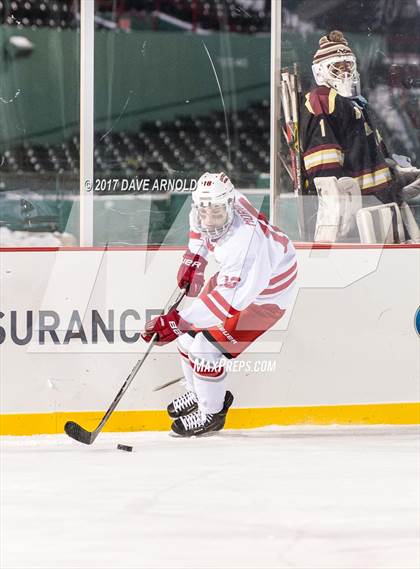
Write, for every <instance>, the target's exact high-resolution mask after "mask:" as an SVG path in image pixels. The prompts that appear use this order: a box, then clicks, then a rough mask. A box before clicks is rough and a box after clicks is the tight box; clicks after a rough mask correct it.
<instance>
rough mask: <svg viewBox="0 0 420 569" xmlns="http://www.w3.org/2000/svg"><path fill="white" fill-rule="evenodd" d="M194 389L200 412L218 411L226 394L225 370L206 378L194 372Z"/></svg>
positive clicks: (210, 412)
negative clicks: (215, 376) (218, 374)
mask: <svg viewBox="0 0 420 569" xmlns="http://www.w3.org/2000/svg"><path fill="white" fill-rule="evenodd" d="M194 391H195V393H196V394H197V397H198V408H199V409H200V411H201V412H202V413H205V414H206V415H208V414H213V413H218V412H219V411H221V410H222V408H223V403H224V400H225V394H226V371H225V370H224V369H223V372H222V374H221V375H220V377H217V378H211V379H210V378H208V377H203V376H202V375H199V374H197V373H194Z"/></svg>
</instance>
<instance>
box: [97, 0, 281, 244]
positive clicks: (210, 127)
mask: <svg viewBox="0 0 420 569" xmlns="http://www.w3.org/2000/svg"><path fill="white" fill-rule="evenodd" d="M108 4H110V3H108ZM114 4H115V9H114V10H113V11H112V10H111V11H107V10H106V9H105V8H104V6H103V3H101V2H97V3H96V21H97V26H96V31H95V122H94V129H95V148H94V179H95V191H94V245H96V246H103V245H106V244H107V245H113V246H130V245H184V244H186V242H187V236H188V213H189V209H190V200H191V198H190V191H191V189H192V188H194V187H195V182H196V180H197V179H198V178H199V177H200V176H201V174H203V173H204V172H206V171H212V172H220V171H224V172H226V173H227V174H228V175H229V176H230V177H231V179H232V181H233V183H234V184H235V185H236V187H237V188H238V189H246V190H250V191H251V193H250V194H249V196H248V197H249V198H250V199H251V200H252V201H253V203H254V204H255V205H256V207H257V208H258V209H262V210H263V211H265V213H266V214H268V213H269V211H268V208H269V171H270V33H269V30H270V16H269V13H268V12H267V11H266V9H265V3H264V2H255V3H254V6H251V7H250V9H248V10H245V9H243V10H242V12H238V13H237V14H236V15H235V14H233V13H232V12H231V10H230V9H229V7H228V6H227V5H226V6H225V7H224V9H223V10H219V12H217V11H214V10H213V8H214V6H213V4H216V3H209V4H210V5H211V10H210V12H209V13H207V12H205V11H203V10H204V8H203V6H204V4H205V3H201V2H198V3H197V4H198V5H199V10H198V12H197V13H196V14H193V13H192V11H191V10H190V11H188V10H187V11H182V10H180V11H178V12H177V11H176V10H178V8H179V6H182V5H184V7H185V6H187V7H188V5H190V3H185V2H184V3H183V2H181V3H178V4H179V6H178V8H176V7H175V3H168V2H161V9H162V11H166V10H169V8H170V6H169V4H172V5H173V6H172V8H173V10H175V12H174V13H173V14H172V15H173V18H174V19H173V20H171V21H170V22H169V21H168V18H164V17H159V16H158V15H157V14H156V13H153V12H152V11H151V10H150V9H147V8H148V7H149V8H150V2H143V3H142V2H137V3H136V8H139V7H140V4H141V5H142V6H143V7H144V10H143V11H139V10H134V11H130V12H121V10H119V5H118V3H114ZM200 6H201V7H200ZM258 6H259V7H260V8H261V7H262V9H261V10H257V9H256V8H258ZM108 10H109V6H108ZM235 18H236V19H235ZM98 21H99V22H102V25H101V26H99V25H98ZM203 26H205V27H206V29H203ZM188 28H191V29H188ZM233 30H234V31H233Z"/></svg>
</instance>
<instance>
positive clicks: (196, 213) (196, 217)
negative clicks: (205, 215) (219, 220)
mask: <svg viewBox="0 0 420 569" xmlns="http://www.w3.org/2000/svg"><path fill="white" fill-rule="evenodd" d="M203 207H204V208H207V207H211V208H224V209H225V211H226V221H225V222H224V223H223V224H222V225H221V226H220V227H214V228H213V229H208V228H207V227H205V226H204V225H203V223H202V221H201V216H200V209H201V208H203ZM192 212H193V221H194V225H195V226H196V227H197V228H198V229H199V230H200V231H201V232H202V233H204V234H205V235H207V237H208V238H209V239H218V238H219V237H221V236H222V235H224V234H225V233H226V231H227V230H228V229H229V227H230V225H231V223H232V220H233V198H230V199H229V200H227V202H223V203H214V202H211V201H208V200H207V201H203V202H201V203H199V204H196V203H193V205H192Z"/></svg>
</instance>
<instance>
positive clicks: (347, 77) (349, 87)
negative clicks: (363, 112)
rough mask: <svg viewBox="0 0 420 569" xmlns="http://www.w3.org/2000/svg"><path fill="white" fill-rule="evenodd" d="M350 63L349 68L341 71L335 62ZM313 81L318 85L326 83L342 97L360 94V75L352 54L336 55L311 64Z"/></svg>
mask: <svg viewBox="0 0 420 569" xmlns="http://www.w3.org/2000/svg"><path fill="white" fill-rule="evenodd" d="M337 63H350V70H349V71H343V70H342V69H340V68H339V67H338V66H337V65H336V64H337ZM312 71H313V74H314V77H315V81H316V82H317V84H318V85H328V86H329V87H332V88H333V89H335V90H336V91H337V93H338V94H339V95H341V96H342V97H355V96H357V95H360V75H359V73H358V71H357V63H356V58H355V57H354V55H349V54H347V55H337V56H334V57H329V58H328V59H325V60H323V61H321V62H320V63H314V64H313V65H312Z"/></svg>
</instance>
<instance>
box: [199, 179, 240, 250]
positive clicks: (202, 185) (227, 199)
mask: <svg viewBox="0 0 420 569" xmlns="http://www.w3.org/2000/svg"><path fill="white" fill-rule="evenodd" d="M192 200H193V201H192V214H193V222H194V225H195V226H196V227H197V229H198V230H199V231H201V232H202V233H204V234H205V235H207V236H208V237H209V238H210V239H218V238H219V237H221V236H222V235H223V234H224V233H226V231H227V230H228V229H229V226H230V225H231V223H232V221H233V216H234V207H233V206H234V201H235V194H234V187H233V185H232V182H231V181H230V180H229V178H228V176H226V174H224V173H223V172H222V173H220V174H210V173H206V174H203V176H201V178H200V179H199V180H198V184H197V188H196V189H195V190H194V192H193V194H192ZM207 207H212V208H218V207H224V208H225V210H226V220H225V222H224V223H223V224H222V225H221V226H220V227H214V228H212V229H208V228H206V227H205V226H204V225H203V223H202V220H201V216H200V209H201V208H207Z"/></svg>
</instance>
